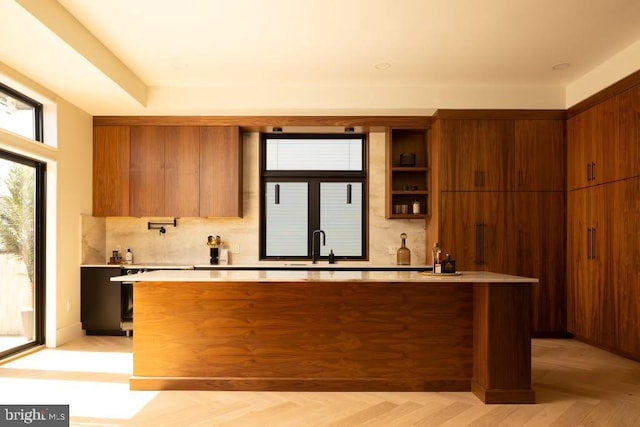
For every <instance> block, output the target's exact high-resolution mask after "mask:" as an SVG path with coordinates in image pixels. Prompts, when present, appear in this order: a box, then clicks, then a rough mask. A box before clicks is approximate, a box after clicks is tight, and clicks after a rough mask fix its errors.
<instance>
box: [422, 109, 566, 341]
mask: <svg viewBox="0 0 640 427" xmlns="http://www.w3.org/2000/svg"><path fill="white" fill-rule="evenodd" d="M467 114H468V113H466V112H461V113H460V114H459V115H460V116H462V118H455V117H453V116H455V113H452V112H445V114H443V116H445V118H440V119H439V120H437V121H436V123H435V124H434V135H435V136H434V141H433V143H434V145H435V148H436V150H437V152H438V153H439V159H440V161H439V165H438V166H437V167H435V168H436V169H438V170H439V174H438V179H437V181H438V188H440V190H441V192H440V193H439V199H438V200H437V202H435V204H436V205H437V206H438V216H437V218H438V230H439V233H438V239H439V243H440V244H441V246H442V248H443V250H444V252H445V253H447V252H448V253H451V254H452V256H453V257H454V258H455V259H456V267H457V268H458V269H460V270H491V271H497V272H501V273H508V274H518V275H525V276H530V277H536V278H538V279H539V280H540V283H538V284H537V285H535V286H534V287H533V293H532V294H533V313H532V328H533V331H534V333H537V334H539V335H543V334H551V335H556V334H558V335H559V334H562V333H564V332H565V331H566V281H565V247H566V246H565V237H564V236H565V192H564V183H565V167H564V165H565V137H564V135H565V132H564V120H563V119H562V118H561V117H557V116H559V113H558V112H550V113H549V115H550V116H551V118H548V119H544V118H539V117H535V118H527V117H516V118H510V117H509V113H508V112H505V113H502V114H500V113H487V114H486V115H487V118H478V117H477V114H474V116H473V117H472V118H469V119H467V118H464V116H465V115H467ZM490 116H499V117H490ZM556 117H557V118H556ZM430 245H433V242H427V253H430V251H429V247H430Z"/></svg>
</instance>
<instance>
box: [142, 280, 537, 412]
mask: <svg viewBox="0 0 640 427" xmlns="http://www.w3.org/2000/svg"><path fill="white" fill-rule="evenodd" d="M530 299H531V287H530V285H529V284H524V283H451V282H446V283H445V282H442V283H437V282H435V283H434V282H386V283H385V282H379V281H374V282H367V281H346V282H335V281H330V282H323V281H306V282H304V281H301V282H273V281H270V282H268V283H262V282H219V281H218V282H215V283H214V282H163V281H157V282H151V281H141V282H137V283H135V285H134V310H135V312H134V319H135V323H134V329H135V333H134V337H133V355H134V368H133V377H132V378H131V380H130V387H131V389H132V390H278V391H472V392H473V393H474V394H476V396H478V397H479V398H480V399H481V400H482V401H483V402H485V403H534V392H533V390H532V389H531V340H530V323H529V319H530V310H531V307H530Z"/></svg>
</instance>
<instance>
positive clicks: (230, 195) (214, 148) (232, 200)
mask: <svg viewBox="0 0 640 427" xmlns="http://www.w3.org/2000/svg"><path fill="white" fill-rule="evenodd" d="M200 216H211V217H241V216H242V138H241V137H240V129H239V128H238V127H236V126H225V127H220V126H218V127H214V126H206V127H202V128H201V131H200Z"/></svg>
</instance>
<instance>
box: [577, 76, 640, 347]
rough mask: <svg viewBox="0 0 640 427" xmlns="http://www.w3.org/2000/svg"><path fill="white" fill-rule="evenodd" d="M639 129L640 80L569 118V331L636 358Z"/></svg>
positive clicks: (639, 329)
mask: <svg viewBox="0 0 640 427" xmlns="http://www.w3.org/2000/svg"><path fill="white" fill-rule="evenodd" d="M639 129H640V87H638V86H635V87H632V88H630V89H627V90H625V91H624V92H621V93H619V94H617V95H614V96H612V97H610V98H609V99H607V100H605V101H603V102H601V103H600V104H597V105H595V106H593V107H591V108H589V109H588V110H586V111H582V112H580V113H579V114H575V115H573V116H572V117H571V118H570V119H569V120H568V166H569V170H570V171H572V172H573V173H570V175H569V190H570V191H569V203H568V225H569V226H568V228H567V243H568V253H567V260H568V265H567V280H568V289H567V296H568V298H567V301H568V313H569V316H568V330H569V331H570V332H572V333H574V334H575V336H576V337H578V338H580V339H583V340H586V341H588V342H590V343H592V344H595V345H598V346H601V347H603V348H606V349H608V350H611V351H614V352H617V353H620V354H623V355H625V356H628V357H631V358H634V359H636V360H640V268H639V267H638V266H639V265H640V239H639V238H638V236H639V235H640V219H639V218H640V178H639V176H640V157H639V156H640V142H639V140H638V138H639V137H640V130H639ZM585 147H588V148H585ZM585 152H586V153H591V156H590V157H586V156H585ZM594 153H595V154H594ZM592 159H593V160H592ZM594 166H595V169H594Z"/></svg>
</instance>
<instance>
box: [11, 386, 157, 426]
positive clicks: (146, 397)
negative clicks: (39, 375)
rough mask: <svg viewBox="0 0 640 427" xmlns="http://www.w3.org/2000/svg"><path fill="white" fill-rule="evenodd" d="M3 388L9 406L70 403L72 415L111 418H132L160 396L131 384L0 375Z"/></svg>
mask: <svg viewBox="0 0 640 427" xmlns="http://www.w3.org/2000/svg"><path fill="white" fill-rule="evenodd" d="M0 390H4V392H2V393H0V395H2V397H1V400H2V403H3V404H5V405H18V404H34V405H54V404H58V405H69V412H70V415H71V416H72V417H87V418H107V419H131V418H133V417H134V416H135V415H136V414H137V413H138V412H140V410H142V408H144V407H145V405H147V404H148V403H149V402H150V401H151V400H153V399H154V398H155V397H156V396H157V395H158V392H157V391H131V390H129V384H128V383H119V384H118V383H103V382H95V381H60V380H52V379H46V380H42V379H34V378H28V379H25V378H0ZM7 390H11V392H10V393H7V392H6V391H7Z"/></svg>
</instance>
